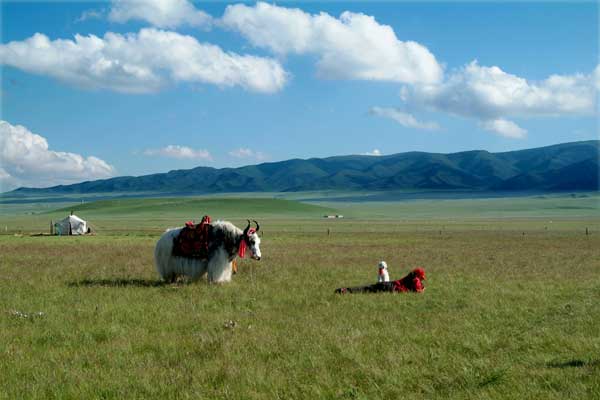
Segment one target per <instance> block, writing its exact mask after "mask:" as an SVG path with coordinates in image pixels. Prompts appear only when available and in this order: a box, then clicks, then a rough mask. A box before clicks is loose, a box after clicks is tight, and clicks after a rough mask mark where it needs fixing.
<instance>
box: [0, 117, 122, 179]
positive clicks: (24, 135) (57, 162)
mask: <svg viewBox="0 0 600 400" xmlns="http://www.w3.org/2000/svg"><path fill="white" fill-rule="evenodd" d="M0 161H1V162H2V165H1V167H0V185H1V187H2V190H9V189H12V188H14V187H17V186H35V187H48V186H53V185H59V184H68V183H74V182H79V181H83V180H93V179H102V178H109V177H111V176H113V175H114V174H115V169H114V167H112V166H111V165H109V164H107V163H106V162H105V161H103V160H101V159H99V158H97V157H94V156H88V157H83V156H81V155H79V154H75V153H68V152H63V151H53V150H50V149H49V146H48V141H47V140H46V139H45V138H44V137H42V136H40V135H37V134H35V133H32V132H30V131H29V130H28V129H27V128H25V127H24V126H21V125H11V124H10V123H8V122H6V121H0Z"/></svg>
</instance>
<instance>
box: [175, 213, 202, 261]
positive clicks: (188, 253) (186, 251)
mask: <svg viewBox="0 0 600 400" xmlns="http://www.w3.org/2000/svg"><path fill="white" fill-rule="evenodd" d="M210 228H211V225H210V217H209V216H208V215H205V216H204V217H203V218H202V222H200V223H199V224H198V225H194V223H193V222H191V221H190V222H186V224H185V227H184V228H183V229H182V230H181V232H179V235H177V237H176V238H175V239H174V241H173V255H174V256H180V257H193V258H201V259H206V258H208V245H209V243H208V238H209V234H210Z"/></svg>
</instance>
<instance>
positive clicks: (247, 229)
mask: <svg viewBox="0 0 600 400" xmlns="http://www.w3.org/2000/svg"><path fill="white" fill-rule="evenodd" d="M246 221H248V226H246V229H244V237H245V236H246V235H247V234H248V231H249V230H250V220H249V219H247V220H246Z"/></svg>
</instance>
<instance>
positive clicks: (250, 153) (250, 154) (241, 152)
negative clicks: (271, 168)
mask: <svg viewBox="0 0 600 400" xmlns="http://www.w3.org/2000/svg"><path fill="white" fill-rule="evenodd" d="M229 155H230V156H231V157H235V158H253V159H255V160H258V161H263V160H266V159H267V156H266V155H265V154H264V153H262V152H260V151H254V150H252V149H248V148H243V147H241V148H239V149H235V150H231V151H230V152H229Z"/></svg>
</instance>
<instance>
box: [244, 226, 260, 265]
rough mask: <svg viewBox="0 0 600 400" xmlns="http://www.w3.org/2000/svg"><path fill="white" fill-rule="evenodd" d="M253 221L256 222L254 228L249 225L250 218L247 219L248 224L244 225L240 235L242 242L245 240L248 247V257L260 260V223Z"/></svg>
mask: <svg viewBox="0 0 600 400" xmlns="http://www.w3.org/2000/svg"><path fill="white" fill-rule="evenodd" d="M254 223H255V224H256V229H255V228H251V227H250V220H248V226H246V229H244V233H243V234H242V235H243V240H244V242H246V245H247V246H248V248H249V249H250V257H252V258H253V259H255V260H260V237H259V236H258V231H259V230H260V225H258V222H256V221H254Z"/></svg>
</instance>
